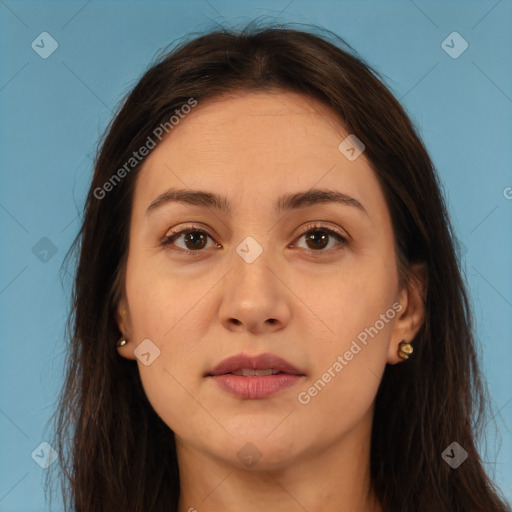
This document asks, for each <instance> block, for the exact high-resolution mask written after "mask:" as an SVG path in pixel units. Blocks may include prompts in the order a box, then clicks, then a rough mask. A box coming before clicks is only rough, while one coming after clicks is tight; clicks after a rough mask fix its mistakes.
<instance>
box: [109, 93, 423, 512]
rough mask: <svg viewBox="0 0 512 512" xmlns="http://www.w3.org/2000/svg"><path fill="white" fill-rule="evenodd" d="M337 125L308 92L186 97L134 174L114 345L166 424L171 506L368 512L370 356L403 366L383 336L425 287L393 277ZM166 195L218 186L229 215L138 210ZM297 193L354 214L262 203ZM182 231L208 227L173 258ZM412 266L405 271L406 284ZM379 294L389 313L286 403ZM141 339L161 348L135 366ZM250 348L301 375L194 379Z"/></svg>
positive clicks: (386, 244) (379, 368) (385, 231)
mask: <svg viewBox="0 0 512 512" xmlns="http://www.w3.org/2000/svg"><path fill="white" fill-rule="evenodd" d="M347 135H348V133H347V131H346V130H345V129H344V127H343V126H342V125H341V124H340V122H339V120H338V119H337V118H336V117H335V115H334V114H333V113H332V112H331V111H330V110H329V109H328V108H327V107H325V106H324V105H323V104H321V103H318V102H317V101H316V100H313V99H311V98H304V97H302V96H300V95H297V94H295V93H291V92H276V93H262V92H251V93H243V94H239V95H231V96H226V97H223V98H220V99H217V100H215V101H208V102H205V103H204V104H201V103H200V104H199V105H198V106H197V107H195V108H194V109H193V110H192V112H191V113H190V114H188V115H187V116H186V117H185V119H183V120H181V121H180V122H179V124H178V125H176V126H175V127H174V128H173V130H172V132H171V133H170V135H169V136H168V137H167V138H166V139H164V141H163V142H162V143H161V144H160V145H159V146H157V147H156V149H154V150H153V151H152V153H151V154H150V155H149V156H148V158H147V159H146V161H145V163H144V166H143V168H142V169H141V171H140V174H139V176H138V179H137V184H136V188H135V195H134V202H133V211H132V213H133V214H132V218H131V225H130V247H129V253H128V260H127V265H126V273H125V286H124V291H123V296H122V299H121V301H120V303H119V307H118V325H119V328H120V331H121V332H122V333H123V335H124V338H125V339H127V340H128V343H127V344H126V345H125V346H123V347H119V349H118V350H119V354H120V355H121V356H123V357H126V358H128V359H133V360H134V361H136V364H137V365H138V367H139V371H140V376H141V380H142V383H143V386H144V390H145V392H146V394H147V397H148V399H149V401H150V402H151V404H152V406H153V407H154V409H155V411H156V412H157V413H158V415H159V416H160V417H161V418H162V420H163V421H164V422H165V423H166V424H167V425H168V426H169V428H171V429H172V430H173V431H174V432H175V436H176V445H177V453H178V463H179V467H180V485H181V497H180V505H179V511H180V512H185V511H191V512H192V510H194V509H195V510H197V511H198V512H201V511H209V512H216V511H227V510H246V511H249V512H253V511H261V510H269V509H272V510H280V511H283V512H292V511H293V512H296V511H303V510H308V512H316V511H320V510H322V511H323V510H336V511H340V512H341V511H347V512H348V511H350V512H358V511H361V512H362V511H365V512H368V511H379V510H381V508H380V505H379V503H378V502H377V500H375V498H374V495H373V492H372V489H371V487H370V483H369V453H370V452H369V450H370V433H371V426H372V417H373V404H374V399H375V396H376V393H377V389H378V386H379V383H380V380H381V378H382V374H383V371H384V369H385V366H386V364H397V363H400V362H402V360H401V359H400V358H399V357H398V355H397V349H398V344H399V342H400V341H401V340H403V339H405V340H407V341H410V340H412V339H413V338H414V335H415V334H416V332H417V331H418V329H419V328H420V326H421V323H422V321H423V317H424V311H423V303H422V300H421V296H422V293H423V290H422V288H421V286H419V285H414V286H413V285H409V286H408V287H407V288H402V287H401V286H400V285H399V279H398V272H397V266H396V255H395V250H394V235H393V229H392V224H391V220H390V215H389V210H388V207H387V205H386V201H385V199H384V195H383V193H382V190H381V188H380V186H379V183H378V181H377V178H376V175H375V173H374V171H373V170H372V168H371V166H370V164H369V162H368V161H367V159H366V158H365V154H364V152H363V154H362V155H361V156H359V157H358V158H357V159H356V160H354V161H350V160H348V159H347V158H346V157H345V156H344V155H343V154H342V153H341V152H340V150H339V149H338V145H339V144H340V142H341V141H342V140H343V139H345V137H346V136H347ZM169 188H180V189H201V190H207V191H210V192H215V193H217V194H220V195H222V196H226V197H227V199H228V200H229V201H230V203H231V207H232V212H231V214H227V213H224V212H221V211H217V210H214V209H212V208H206V207H203V206H194V205H187V204H183V203H177V202H172V203H167V204H165V205H162V206H160V207H159V208H156V209H154V210H153V211H152V212H151V213H149V214H146V209H147V208H148V205H149V204H150V203H151V202H152V201H153V200H154V199H155V198H156V197H157V196H158V195H160V194H161V193H162V192H165V191H166V190H168V189H169ZM311 188H322V189H323V188H328V189H331V190H337V191H340V192H343V193H344V194H347V195H349V196H351V197H353V198H355V199H357V200H358V201H359V202H360V203H361V204H362V205H363V207H364V209H365V210H366V213H364V212H362V211H361V210H359V209H358V208H355V207H353V206H349V205H340V204H336V203H318V204H313V205H310V206H306V207H302V208H300V209H297V210H292V211H290V212H281V213H280V214H277V213H276V211H275V210H274V209H273V204H274V202H275V201H276V200H277V198H278V197H280V196H281V195H284V194H288V193H296V192H302V191H307V190H309V189H311ZM313 223H319V224H321V225H322V226H325V227H326V228H331V229H334V230H336V229H337V230H339V231H340V233H342V234H343V235H344V236H345V237H346V238H347V240H348V243H347V244H343V245H340V243H339V242H338V241H337V239H336V238H335V237H334V236H330V238H329V242H328V246H327V247H325V248H322V247H323V246H321V244H319V243H318V241H317V242H316V245H315V243H314V242H313V243H312V242H311V241H309V242H308V237H307V236H306V234H307V231H305V234H301V232H300V231H299V230H300V229H305V228H307V226H311V225H312V224H313ZM190 224H193V225H194V227H195V229H202V230H204V231H205V232H206V233H207V234H208V235H209V236H210V237H212V238H208V239H207V240H208V242H207V245H206V247H204V248H202V249H200V250H199V251H197V254H196V255H193V256H190V255H185V254H180V253H179V252H177V250H179V249H180V248H181V249H186V248H188V249H189V250H192V249H193V248H194V245H193V243H190V242H189V243H188V244H187V243H186V239H185V237H184V236H181V237H180V238H178V239H177V240H175V242H174V244H175V245H174V246H173V245H170V246H167V247H163V246H162V245H161V242H162V240H163V239H164V238H165V236H166V235H169V231H170V230H171V229H176V230H180V229H182V228H184V227H185V225H190ZM312 229H313V232H315V231H314V228H312ZM248 236H252V237H253V238H254V239H255V240H256V241H257V242H258V243H259V244H260V246H261V247H262V248H263V252H262V253H261V255H260V256H259V257H258V258H257V259H256V260H255V261H254V262H252V263H250V264H249V263H247V262H246V261H245V260H244V259H243V258H242V257H240V256H239V254H238V253H237V252H236V248H237V247H238V246H239V245H240V243H241V242H242V241H243V240H244V239H245V238H246V237H248ZM319 247H320V248H319ZM200 251H202V252H200ZM421 271H422V269H421V268H419V267H415V268H413V269H412V272H414V273H415V274H416V275H417V276H418V277H419V278H420V279H421V276H422V272H421ZM394 303H399V304H400V305H401V307H402V309H401V311H400V312H399V313H397V314H396V315H395V316H394V318H393V319H392V320H390V321H388V322H387V323H385V325H384V327H383V328H382V329H381V330H380V331H379V332H378V334H377V335H376V336H374V337H373V338H369V339H368V343H367V345H366V346H362V347H363V348H362V349H361V350H360V351H359V352H358V353H357V355H354V357H353V358H352V359H351V360H350V361H346V362H347V364H346V366H344V367H343V369H342V371H340V372H339V373H337V374H336V376H335V377H333V378H331V380H330V382H329V383H327V384H326V385H325V387H324V388H323V389H322V390H321V391H320V392H318V393H317V394H316V396H314V397H312V398H311V400H310V401H309V403H307V404H302V403H300V402H299V400H298V394H299V393H300V392H303V391H307V390H308V389H309V388H310V387H311V386H312V385H313V384H314V383H315V382H316V381H318V379H319V378H321V377H322V375H323V374H325V373H326V372H327V371H328V369H329V368H332V366H333V363H334V362H335V361H337V358H338V356H340V355H341V356H343V354H344V353H345V352H346V351H347V350H349V349H350V346H351V343H352V341H353V340H356V339H357V336H358V334H360V333H361V332H362V331H364V329H365V327H369V326H373V325H374V324H375V322H376V321H377V320H379V318H380V315H381V314H384V313H385V312H386V311H387V310H388V309H389V308H391V307H392V305H393V304H394ZM271 319H273V320H271ZM144 339H150V340H151V341H152V342H153V343H154V344H155V345H156V346H157V347H158V348H159V350H160V355H159V356H158V357H157V358H156V359H154V361H153V362H152V363H151V364H150V365H147V366H146V365H144V364H143V363H142V362H141V361H140V360H139V359H138V358H137V357H135V355H134V349H135V348H136V347H137V346H138V345H139V344H140V343H141V342H142V340H144ZM360 345H361V344H360ZM263 352H270V353H274V354H277V355H279V356H280V357H282V358H284V359H286V360H287V361H289V362H290V363H292V364H293V365H294V366H295V367H297V368H298V369H300V370H301V371H302V372H303V373H304V375H305V376H304V377H301V381H300V382H299V383H298V384H297V385H294V386H292V387H291V388H288V389H286V390H283V391H281V392H279V393H278V394H276V395H274V396H272V397H269V398H266V399H258V400H248V399H241V398H238V397H234V396H232V395H230V394H228V393H226V392H225V391H223V390H221V389H220V387H219V386H217V385H216V383H215V382H211V379H206V378H204V375H205V373H206V372H208V371H209V370H211V369H212V368H213V367H214V366H215V365H217V364H218V363H220V362H221V361H222V360H224V359H225V358H226V357H228V356H232V355H235V354H239V353H246V354H250V355H255V354H261V353H263ZM412 357H414V356H412ZM331 372H332V370H331ZM247 443H252V444H253V445H254V446H255V447H256V449H257V453H259V459H258V461H257V462H256V464H254V465H253V466H252V467H248V466H247V465H246V464H245V463H244V462H243V460H241V459H240V458H239V457H238V455H237V453H238V452H239V451H240V450H241V449H242V448H243V449H244V450H246V451H247V450H249V448H248V447H247V446H246V445H247ZM244 447H245V448H244ZM242 453H245V452H242ZM320 496H321V500H320V499H319V497H320Z"/></svg>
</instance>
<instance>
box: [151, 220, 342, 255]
mask: <svg viewBox="0 0 512 512" xmlns="http://www.w3.org/2000/svg"><path fill="white" fill-rule="evenodd" d="M315 231H321V232H324V233H326V234H327V235H329V236H332V237H334V238H335V239H336V240H337V241H338V242H339V246H341V247H343V246H345V245H347V244H348V240H347V238H346V237H345V236H343V235H342V234H341V233H339V232H338V231H335V230H334V229H332V228H328V227H326V226H324V225H322V224H313V225H309V226H307V227H306V228H305V229H304V230H301V232H300V233H299V235H298V236H297V238H296V239H295V240H299V239H300V238H302V237H303V236H304V235H307V234H308V233H310V232H315ZM188 233H203V234H205V235H206V236H208V237H210V238H211V239H212V240H214V239H213V237H212V236H211V235H210V234H209V233H208V232H207V231H205V230H204V229H200V228H199V227H197V226H194V225H189V226H184V227H183V228H182V229H180V230H179V231H171V233H170V234H169V235H168V236H166V237H165V238H164V239H163V240H162V241H161V245H162V247H164V248H167V247H168V246H170V245H172V244H173V243H174V242H175V241H176V239H178V238H179V237H180V236H181V235H183V234H188ZM214 241H215V240H214ZM215 243H218V242H215ZM172 250H173V251H176V252H178V253H181V254H187V255H190V256H195V255H197V254H199V253H200V252H203V251H204V249H200V250H197V251H191V250H186V249H182V248H180V247H179V248H175V249H172ZM305 250H306V251H308V252H309V253H311V254H312V255H314V256H318V255H319V254H322V253H324V254H332V253H333V252H335V251H338V250H339V248H338V249H336V248H335V249H332V248H331V249H329V250H323V249H320V250H316V251H315V250H313V249H305Z"/></svg>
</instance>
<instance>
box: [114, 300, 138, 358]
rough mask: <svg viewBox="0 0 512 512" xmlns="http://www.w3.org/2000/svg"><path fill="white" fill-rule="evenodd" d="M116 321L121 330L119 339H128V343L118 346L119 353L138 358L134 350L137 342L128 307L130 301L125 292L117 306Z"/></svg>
mask: <svg viewBox="0 0 512 512" xmlns="http://www.w3.org/2000/svg"><path fill="white" fill-rule="evenodd" d="M116 323H117V327H118V329H119V331H120V332H121V338H120V339H119V340H118V342H119V341H120V340H126V342H127V343H126V344H125V345H123V346H122V347H120V346H118V347H117V351H118V352H119V355H121V356H123V357H126V359H136V358H135V355H134V353H133V351H134V350H135V344H134V340H133V337H132V323H131V318H130V310H129V308H128V301H127V300H126V297H125V295H124V294H123V295H122V297H121V299H119V302H118V304H117V308H116Z"/></svg>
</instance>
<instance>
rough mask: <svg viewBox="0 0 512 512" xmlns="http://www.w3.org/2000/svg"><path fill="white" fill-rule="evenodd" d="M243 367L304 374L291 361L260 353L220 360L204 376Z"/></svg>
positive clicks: (220, 373) (229, 371) (222, 373)
mask: <svg viewBox="0 0 512 512" xmlns="http://www.w3.org/2000/svg"><path fill="white" fill-rule="evenodd" d="M244 368H252V369H254V370H266V369H269V368H270V369H274V370H279V371H280V372H282V373H288V374H290V375H304V374H303V373H302V372H301V371H300V370H298V369H297V368H295V366H293V365H292V364H291V363H289V362H288V361H285V360H284V359H283V358H281V357H279V356H276V355H274V354H260V355H257V356H249V355H247V354H238V355H236V356H231V357H228V358H226V359H224V360H223V361H221V362H220V363H219V364H218V365H217V366H216V367H215V368H213V370H211V371H209V372H208V373H207V374H206V376H216V375H225V374H227V373H231V372H234V371H236V370H242V369H244Z"/></svg>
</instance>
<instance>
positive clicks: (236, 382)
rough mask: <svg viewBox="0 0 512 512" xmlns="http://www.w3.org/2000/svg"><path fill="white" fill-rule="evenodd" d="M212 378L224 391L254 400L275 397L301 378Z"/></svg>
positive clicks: (230, 375) (268, 376)
mask: <svg viewBox="0 0 512 512" xmlns="http://www.w3.org/2000/svg"><path fill="white" fill-rule="evenodd" d="M210 378H212V379H213V380H214V381H215V382H216V383H217V384H218V385H219V386H220V387H221V389H223V390H224V391H226V392H228V393H231V394H232V395H235V396H237V397H240V398H246V399H249V400H253V399H258V398H267V397H269V396H272V395H275V394H276V393H278V392H279V391H283V390H284V389H287V388H289V387H291V386H293V385H294V384H296V383H297V382H298V381H299V379H300V378H301V376H300V375H290V374H288V373H278V374H276V375H265V376H251V377H243V376H241V375H232V374H226V375H215V376H210Z"/></svg>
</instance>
